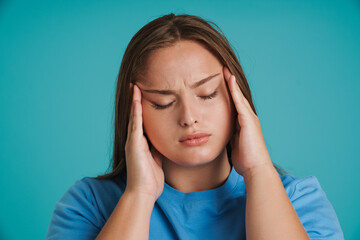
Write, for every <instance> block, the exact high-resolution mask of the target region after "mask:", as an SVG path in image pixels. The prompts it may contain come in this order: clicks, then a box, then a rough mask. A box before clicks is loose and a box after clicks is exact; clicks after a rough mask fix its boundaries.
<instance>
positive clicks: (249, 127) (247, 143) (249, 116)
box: [223, 66, 273, 176]
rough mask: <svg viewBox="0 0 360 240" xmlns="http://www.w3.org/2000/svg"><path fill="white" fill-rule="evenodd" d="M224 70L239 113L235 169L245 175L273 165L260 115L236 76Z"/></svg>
mask: <svg viewBox="0 0 360 240" xmlns="http://www.w3.org/2000/svg"><path fill="white" fill-rule="evenodd" d="M223 70H224V76H225V79H226V82H227V85H228V86H229V90H230V93H231V96H232V99H233V101H234V104H235V108H236V111H237V113H238V115H237V121H236V123H235V124H236V127H235V133H234V135H233V137H232V139H231V147H232V153H231V160H232V163H233V166H234V168H235V170H236V171H237V172H238V173H239V174H241V175H242V176H244V175H245V174H247V173H249V172H250V171H251V170H254V169H255V168H257V167H262V166H270V165H271V166H273V165H272V162H271V159H270V156H269V153H268V151H267V148H266V145H265V141H264V137H263V134H262V131H261V127H260V121H259V119H258V117H257V116H256V114H255V113H254V111H253V110H252V108H251V106H250V104H249V102H248V101H247V99H246V98H245V97H244V95H243V93H242V92H241V90H240V87H239V85H238V84H237V83H236V79H235V76H234V75H232V74H231V73H230V71H229V69H228V68H227V67H226V66H224V69H223Z"/></svg>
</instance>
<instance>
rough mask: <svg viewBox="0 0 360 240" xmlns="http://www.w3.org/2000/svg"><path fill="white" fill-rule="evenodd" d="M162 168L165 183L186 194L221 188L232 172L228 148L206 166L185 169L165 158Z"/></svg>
mask: <svg viewBox="0 0 360 240" xmlns="http://www.w3.org/2000/svg"><path fill="white" fill-rule="evenodd" d="M162 166H163V170H164V175H165V182H166V183H167V184H168V185H170V186H171V187H172V188H175V189H176V190H178V191H181V192H184V193H189V192H197V191H205V190H211V189H214V188H217V187H220V186H221V185H223V184H224V183H225V182H226V180H227V178H228V177H229V174H230V171H231V165H230V163H229V160H228V156H227V151H226V148H225V149H224V150H223V152H222V153H221V154H220V155H219V156H218V157H217V158H215V159H214V160H212V161H210V162H208V163H206V164H202V165H197V166H194V167H188V166H187V167H184V166H181V165H178V164H176V163H174V162H173V161H171V160H169V159H166V158H165V160H164V161H163V163H162Z"/></svg>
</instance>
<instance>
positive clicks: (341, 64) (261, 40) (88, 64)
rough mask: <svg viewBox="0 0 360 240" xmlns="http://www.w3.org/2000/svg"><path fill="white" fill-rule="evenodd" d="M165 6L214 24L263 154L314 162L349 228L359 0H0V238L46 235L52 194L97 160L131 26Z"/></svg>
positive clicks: (358, 196) (355, 197) (103, 158)
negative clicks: (230, 55)
mask: <svg viewBox="0 0 360 240" xmlns="http://www.w3.org/2000/svg"><path fill="white" fill-rule="evenodd" d="M170 12H174V13H175V14H181V13H187V14H193V15H198V16H200V17H203V18H205V19H207V20H210V21H214V22H215V23H216V24H218V25H219V27H220V28H221V29H222V30H223V31H224V33H225V35H226V36H227V37H228V39H229V41H230V42H231V44H232V46H233V48H234V50H235V51H236V53H237V55H238V57H239V59H240V63H241V64H242V66H243V68H244V71H245V74H246V76H247V79H248V81H249V85H250V88H251V90H252V94H253V98H254V102H255V106H256V109H257V111H258V115H259V118H260V121H261V124H262V129H263V133H264V138H265V141H266V144H267V146H268V150H269V153H270V156H271V158H272V160H273V161H274V162H275V163H277V164H278V165H280V166H281V167H283V168H284V169H285V170H287V171H288V172H290V173H292V174H294V175H297V176H299V177H304V176H308V175H314V176H316V177H317V178H318V180H319V182H320V184H321V186H322V188H323V189H324V191H325V192H326V194H327V197H328V199H329V200H330V202H331V203H332V205H333V207H334V209H335V211H336V213H337V216H338V218H339V221H340V224H341V226H342V229H343V231H344V235H345V239H360V219H359V213H360V207H359V203H360V191H359V190H360V188H359V183H360V174H359V170H360V157H359V135H360V131H359V123H360V106H359V102H360V96H359V95H360V94H359V92H360V77H359V76H360V2H359V1H350V0H346V1H314V0H305V1H289V0H284V1H265V0H264V1H222V2H220V1H181V2H179V1H157V2H150V1H127V2H125V1H123V2H122V1H109V0H103V1H93V0H87V1H79V0H71V1H69V0H67V1H38V0H33V1H0V161H1V167H0V196H1V197H0V216H1V218H0V239H43V238H45V234H46V231H47V227H48V224H49V221H50V217H51V214H52V211H53V210H54V207H55V203H56V201H58V200H59V199H60V198H61V196H62V195H63V194H64V193H65V191H67V189H68V188H69V187H70V186H71V185H72V184H73V183H74V182H75V181H76V180H78V179H80V178H82V177H84V176H96V175H98V174H102V173H104V172H105V171H106V169H107V167H108V164H109V160H110V157H111V153H112V146H111V145H112V119H113V111H114V109H113V108H114V105H113V101H114V93H115V86H116V77H117V73H118V70H119V67H120V63H121V59H122V55H123V53H124V50H125V48H126V46H127V44H128V43H129V41H130V39H131V37H132V36H133V35H134V34H135V33H136V32H137V31H138V30H139V29H140V28H141V27H142V26H143V25H145V24H146V23H147V22H149V21H151V20H153V19H155V18H157V17H159V16H161V15H163V14H167V13H170Z"/></svg>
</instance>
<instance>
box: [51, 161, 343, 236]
mask: <svg viewBox="0 0 360 240" xmlns="http://www.w3.org/2000/svg"><path fill="white" fill-rule="evenodd" d="M279 176H280V175H279ZM280 178H281V181H282V183H283V186H284V188H285V190H286V193H287V195H288V196H289V199H290V200H291V203H292V205H293V207H294V209H295V210H296V212H297V215H298V217H299V218H300V221H301V223H302V224H303V226H304V228H305V230H306V232H307V233H308V235H309V237H310V238H311V239H326V240H331V239H334V240H335V239H336V240H338V239H344V237H343V232H342V230H341V227H340V224H339V221H338V219H337V216H336V213H335V211H334V209H333V207H332V205H331V203H330V202H329V200H328V199H327V197H326V194H325V192H324V191H323V190H322V188H321V186H320V184H319V182H318V180H317V179H316V177H314V176H309V177H304V178H298V177H295V176H294V175H291V174H286V175H283V176H280ZM125 186H126V177H124V176H123V177H120V176H119V177H117V178H114V179H113V180H110V179H106V180H97V179H94V178H89V177H85V178H83V179H81V180H79V181H77V182H76V183H75V184H74V185H73V186H71V187H70V189H69V190H68V191H67V192H66V193H65V194H64V196H63V197H62V198H61V199H60V200H59V201H58V202H57V203H56V206H55V210H54V212H53V214H52V218H51V221H50V225H49V228H48V232H47V236H46V239H49V240H53V239H95V238H96V236H97V235H98V234H99V233H100V231H101V229H102V227H103V226H104V225H105V223H106V221H107V219H108V218H109V217H110V215H111V213H112V211H113V210H114V208H115V206H116V204H117V203H118V201H119V199H120V197H121V196H122V194H123V192H124V190H125ZM245 203H246V189H245V183H244V178H243V177H242V176H241V175H239V174H238V173H237V172H236V171H235V169H234V167H232V169H231V172H230V175H229V177H228V179H227V180H226V182H225V183H224V184H223V185H221V186H220V187H218V188H215V189H212V190H206V191H199V192H191V193H183V192H180V191H178V190H176V189H174V188H172V187H171V186H169V185H168V184H167V183H166V182H165V184H164V190H163V192H162V194H161V196H160V197H159V198H158V199H157V201H156V203H155V205H154V208H153V211H152V214H151V219H150V231H149V239H156V240H160V239H237V240H239V239H245V238H246V235H245Z"/></svg>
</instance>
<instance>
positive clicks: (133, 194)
mask: <svg viewBox="0 0 360 240" xmlns="http://www.w3.org/2000/svg"><path fill="white" fill-rule="evenodd" d="M123 196H125V197H126V198H129V199H132V200H140V201H141V202H143V203H148V204H152V205H154V204H155V202H156V200H157V198H156V197H155V196H154V195H152V194H150V193H145V192H141V191H130V190H126V189H125V192H124V194H123Z"/></svg>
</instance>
